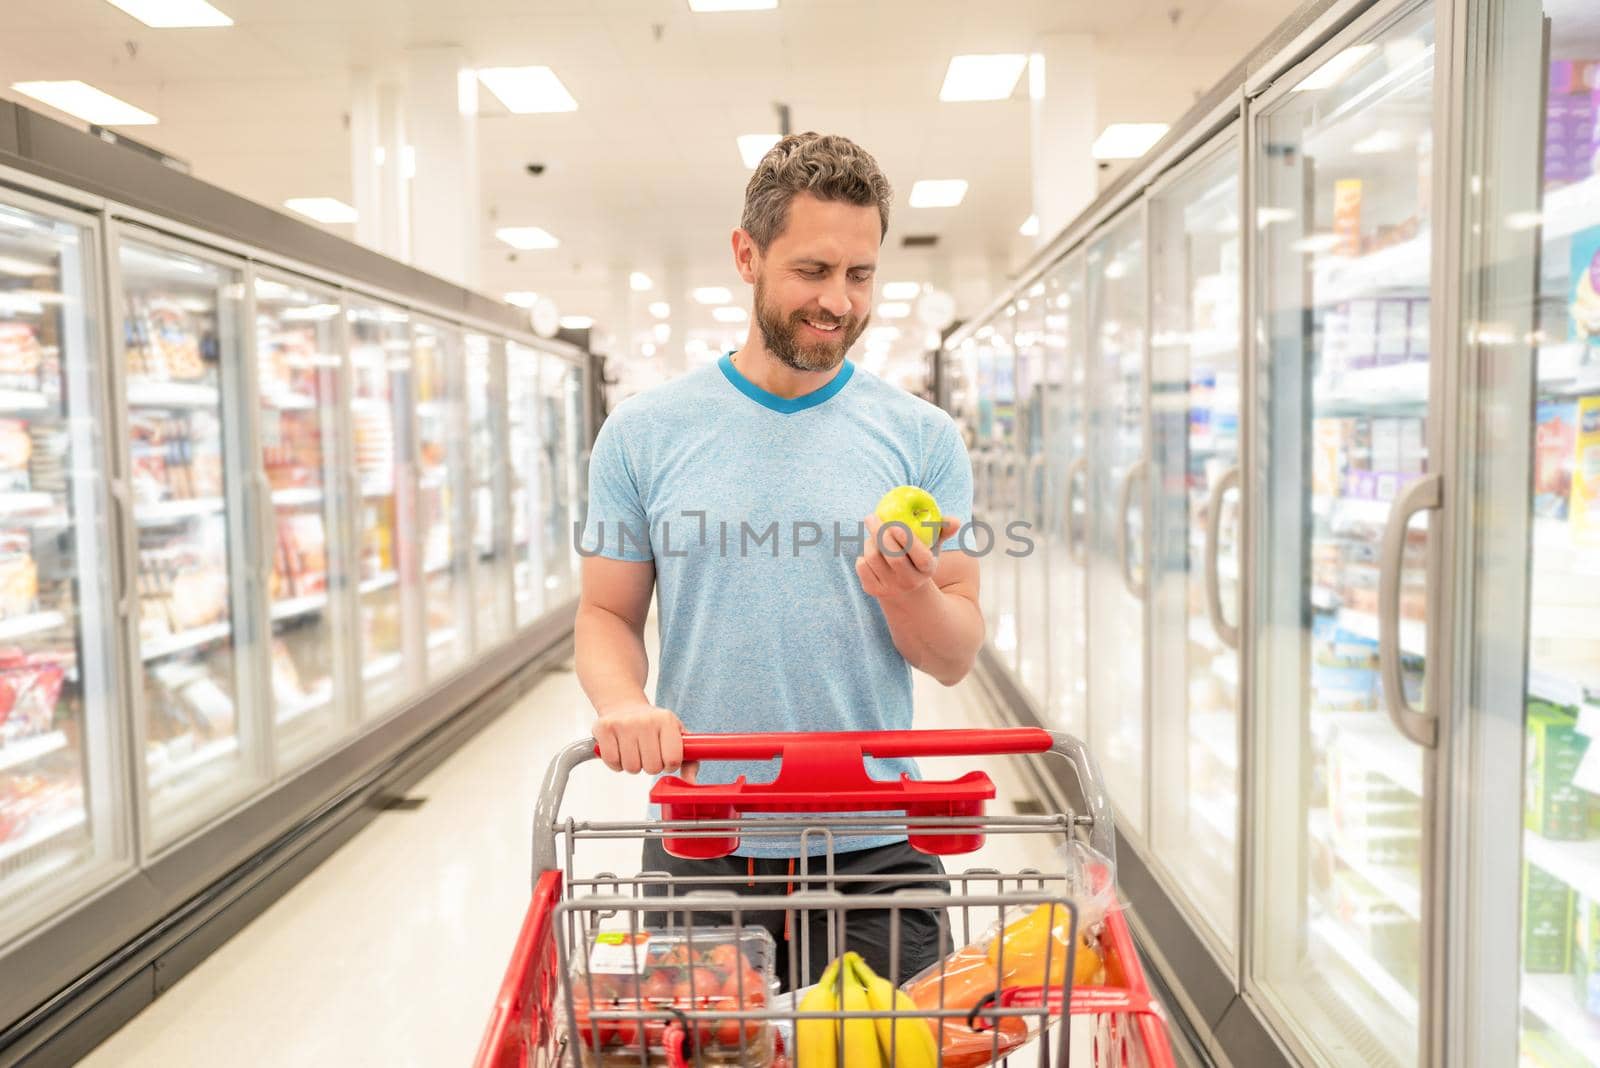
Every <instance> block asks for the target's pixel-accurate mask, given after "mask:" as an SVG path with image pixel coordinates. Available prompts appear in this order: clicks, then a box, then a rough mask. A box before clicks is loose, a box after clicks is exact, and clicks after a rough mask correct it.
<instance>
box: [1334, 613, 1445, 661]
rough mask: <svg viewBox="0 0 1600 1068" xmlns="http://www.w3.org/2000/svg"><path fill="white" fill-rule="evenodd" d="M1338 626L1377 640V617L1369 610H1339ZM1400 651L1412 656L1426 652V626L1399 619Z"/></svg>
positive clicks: (1413, 620)
mask: <svg viewBox="0 0 1600 1068" xmlns="http://www.w3.org/2000/svg"><path fill="white" fill-rule="evenodd" d="M1339 626H1340V627H1342V628H1343V629H1345V630H1347V631H1349V632H1350V633H1351V634H1354V635H1356V636H1357V637H1361V638H1366V639H1368V640H1370V641H1377V640H1378V617H1377V616H1375V615H1373V614H1372V613H1371V612H1357V611H1356V610H1355V609H1353V608H1341V609H1340V610H1339ZM1400 651H1401V652H1403V653H1409V654H1411V655H1412V656H1426V655H1427V653H1428V627H1427V624H1425V623H1419V622H1418V621H1417V620H1415V619H1402V620H1401V621H1400Z"/></svg>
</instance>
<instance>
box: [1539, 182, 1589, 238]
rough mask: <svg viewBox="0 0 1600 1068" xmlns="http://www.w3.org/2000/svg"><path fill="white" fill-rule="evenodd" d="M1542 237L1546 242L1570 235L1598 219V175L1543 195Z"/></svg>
mask: <svg viewBox="0 0 1600 1068" xmlns="http://www.w3.org/2000/svg"><path fill="white" fill-rule="evenodd" d="M1540 214H1541V216H1542V218H1543V221H1544V233H1543V235H1542V236H1543V237H1544V240H1545V241H1546V242H1549V241H1554V240H1557V239H1559V238H1563V237H1571V236H1572V235H1573V234H1575V233H1577V232H1578V231H1579V230H1584V229H1587V228H1589V227H1591V226H1593V225H1594V221H1595V219H1596V218H1600V175H1597V176H1595V177H1592V178H1585V179H1584V180H1583V181H1581V182H1573V183H1572V184H1571V185H1565V186H1562V187H1561V188H1560V189H1552V190H1551V191H1549V192H1548V193H1546V194H1545V195H1544V211H1543V212H1541V213H1540Z"/></svg>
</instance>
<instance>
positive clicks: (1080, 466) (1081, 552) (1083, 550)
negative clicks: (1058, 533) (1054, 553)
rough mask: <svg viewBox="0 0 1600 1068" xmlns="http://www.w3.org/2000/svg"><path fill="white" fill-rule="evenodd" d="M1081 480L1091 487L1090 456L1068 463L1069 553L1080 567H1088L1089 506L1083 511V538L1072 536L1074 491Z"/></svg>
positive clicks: (1067, 530) (1067, 524)
mask: <svg viewBox="0 0 1600 1068" xmlns="http://www.w3.org/2000/svg"><path fill="white" fill-rule="evenodd" d="M1080 482H1082V483H1083V487H1084V489H1086V490H1087V489H1088V488H1089V458H1088V457H1087V456H1080V457H1078V458H1077V459H1076V460H1074V461H1072V463H1070V464H1068V465H1067V485H1066V492H1067V516H1066V528H1067V529H1066V534H1067V555H1069V556H1070V557H1072V562H1073V563H1075V564H1077V565H1078V566H1079V567H1087V566H1088V564H1089V530H1088V527H1089V511H1088V509H1087V508H1085V509H1084V513H1083V526H1084V531H1083V536H1082V537H1081V538H1075V537H1073V536H1072V504H1073V502H1074V501H1075V500H1077V495H1076V494H1075V493H1074V492H1073V491H1074V490H1075V489H1076V488H1077V486H1078V484H1079V483H1080Z"/></svg>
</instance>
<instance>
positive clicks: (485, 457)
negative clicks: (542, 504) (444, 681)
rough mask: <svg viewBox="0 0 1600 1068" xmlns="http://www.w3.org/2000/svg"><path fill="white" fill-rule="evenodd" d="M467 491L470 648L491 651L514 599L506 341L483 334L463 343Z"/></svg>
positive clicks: (499, 638)
mask: <svg viewBox="0 0 1600 1068" xmlns="http://www.w3.org/2000/svg"><path fill="white" fill-rule="evenodd" d="M466 345H467V350H466V351H467V376H466V378H467V422H468V430H467V440H468V443H469V445H470V455H469V458H468V460H469V462H468V487H469V491H470V493H471V495H472V498H471V502H470V509H471V519H472V529H471V531H470V537H471V546H472V562H473V567H472V601H473V603H474V605H475V606H476V611H477V626H476V628H475V629H474V632H473V636H474V644H475V647H476V648H477V649H478V650H479V651H480V652H482V651H485V650H488V649H492V648H494V647H495V646H496V645H499V644H500V643H501V642H502V641H504V640H505V637H506V635H507V634H508V633H509V632H510V629H511V616H512V604H513V595H512V590H511V583H510V581H509V579H510V575H509V574H508V572H507V569H506V562H507V557H506V545H507V544H508V541H509V534H508V532H507V531H506V530H505V529H504V528H505V525H506V523H505V520H506V505H505V502H506V499H507V498H506V494H507V486H506V476H507V472H508V469H509V464H508V463H507V461H506V458H505V457H506V430H505V411H506V409H505V407H504V406H503V405H500V404H496V403H495V398H497V397H504V396H505V395H506V391H505V361H506V350H505V342H503V341H501V340H499V339H498V338H488V337H485V336H484V335H482V334H468V335H467V340H466Z"/></svg>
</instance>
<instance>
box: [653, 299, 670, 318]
mask: <svg viewBox="0 0 1600 1068" xmlns="http://www.w3.org/2000/svg"><path fill="white" fill-rule="evenodd" d="M650 314H651V315H654V316H655V317H656V318H657V319H665V318H666V317H667V316H669V315H671V314H672V305H670V304H668V303H667V302H666V301H664V300H657V301H652V302H651V304H650Z"/></svg>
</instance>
